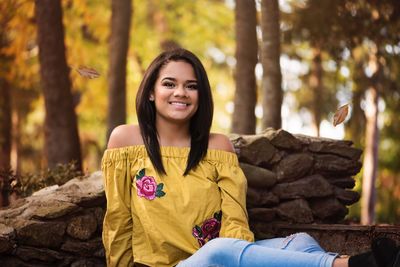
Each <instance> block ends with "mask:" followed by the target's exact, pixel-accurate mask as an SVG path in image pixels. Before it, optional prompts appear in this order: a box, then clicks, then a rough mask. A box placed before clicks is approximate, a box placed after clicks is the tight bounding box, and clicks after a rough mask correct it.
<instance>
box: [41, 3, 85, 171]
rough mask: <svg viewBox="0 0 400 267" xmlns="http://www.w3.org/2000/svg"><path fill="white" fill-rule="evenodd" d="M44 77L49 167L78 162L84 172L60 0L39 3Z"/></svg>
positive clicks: (46, 146) (42, 74) (46, 148)
mask: <svg viewBox="0 0 400 267" xmlns="http://www.w3.org/2000/svg"><path fill="white" fill-rule="evenodd" d="M35 17H36V20H37V30H38V47H39V61H40V74H41V79H42V86H43V94H44V99H45V107H46V119H45V137H46V138H45V139H46V140H45V150H46V159H47V164H48V166H49V167H50V168H55V167H56V165H57V164H58V163H64V164H67V163H70V162H71V161H75V162H76V168H77V169H78V170H81V169H82V163H81V151H80V141H79V135H78V128H77V119H76V114H75V110H74V105H73V99H72V94H71V81H70V79H69V68H68V66H67V63H66V58H65V46H64V28H63V24H62V8H61V1H60V0H36V1H35Z"/></svg>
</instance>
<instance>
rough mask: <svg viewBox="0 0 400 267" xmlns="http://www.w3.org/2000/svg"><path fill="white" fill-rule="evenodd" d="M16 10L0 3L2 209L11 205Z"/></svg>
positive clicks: (8, 2)
mask: <svg viewBox="0 0 400 267" xmlns="http://www.w3.org/2000/svg"><path fill="white" fill-rule="evenodd" d="M15 10H16V3H15V2H14V1H2V2H1V3H0V207H3V206H7V205H8V204H9V201H8V195H9V179H8V178H9V175H8V173H9V171H10V166H11V162H10V156H11V133H12V132H11V130H12V127H11V88H10V86H11V85H10V82H9V80H8V77H7V74H9V72H10V69H11V61H12V58H11V57H10V56H9V55H7V54H6V53H5V51H4V50H5V48H7V47H8V46H9V45H10V40H9V37H8V31H9V23H10V20H11V18H12V16H13V14H14V12H15Z"/></svg>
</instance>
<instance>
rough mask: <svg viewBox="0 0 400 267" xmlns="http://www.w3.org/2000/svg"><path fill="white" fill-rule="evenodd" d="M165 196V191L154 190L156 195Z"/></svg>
mask: <svg viewBox="0 0 400 267" xmlns="http://www.w3.org/2000/svg"><path fill="white" fill-rule="evenodd" d="M163 196H165V192H164V191H157V192H156V197H163Z"/></svg>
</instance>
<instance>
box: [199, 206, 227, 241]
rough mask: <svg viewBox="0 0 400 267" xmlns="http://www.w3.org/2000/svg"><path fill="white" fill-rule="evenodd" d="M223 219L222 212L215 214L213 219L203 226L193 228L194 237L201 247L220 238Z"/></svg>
mask: <svg viewBox="0 0 400 267" xmlns="http://www.w3.org/2000/svg"><path fill="white" fill-rule="evenodd" d="M221 218H222V211H219V212H216V213H214V217H213V218H210V219H207V220H205V221H204V222H203V224H202V225H201V226H198V225H195V226H194V227H193V229H192V235H193V236H194V237H195V238H196V239H197V242H199V245H200V247H202V246H203V245H204V244H205V243H206V242H207V241H210V240H211V239H214V238H216V237H218V236H219V230H220V229H221Z"/></svg>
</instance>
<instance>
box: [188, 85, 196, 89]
mask: <svg viewBox="0 0 400 267" xmlns="http://www.w3.org/2000/svg"><path fill="white" fill-rule="evenodd" d="M187 88H188V89H190V90H197V84H189V85H188V86H187Z"/></svg>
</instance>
